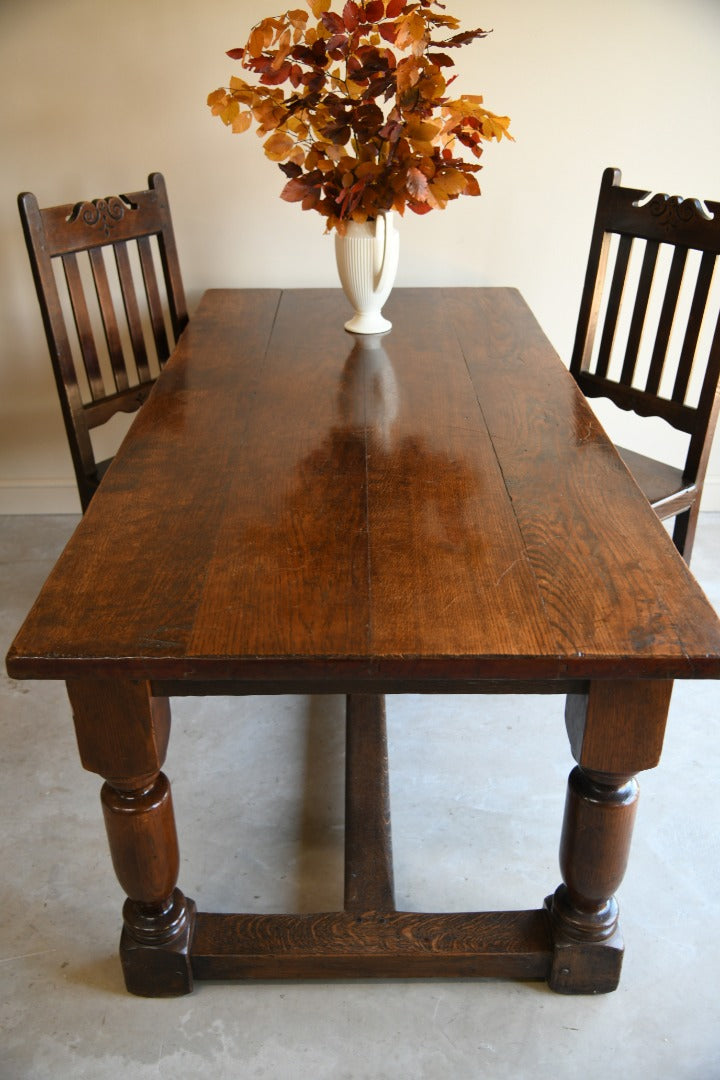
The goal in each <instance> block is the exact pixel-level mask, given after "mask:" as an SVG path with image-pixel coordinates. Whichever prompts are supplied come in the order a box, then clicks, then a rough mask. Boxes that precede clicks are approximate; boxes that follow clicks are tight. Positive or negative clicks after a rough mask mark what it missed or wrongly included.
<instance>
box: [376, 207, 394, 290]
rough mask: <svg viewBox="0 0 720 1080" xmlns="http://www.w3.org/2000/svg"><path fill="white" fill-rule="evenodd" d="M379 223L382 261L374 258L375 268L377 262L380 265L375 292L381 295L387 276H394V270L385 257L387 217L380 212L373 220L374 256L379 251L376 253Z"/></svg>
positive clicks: (386, 248) (390, 262) (386, 253)
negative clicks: (381, 233) (379, 226)
mask: <svg viewBox="0 0 720 1080" xmlns="http://www.w3.org/2000/svg"><path fill="white" fill-rule="evenodd" d="M381 221H382V230H383V236H382V260H380V259H377V258H376V261H375V265H376V266H377V264H378V262H379V263H380V269H379V270H378V273H377V276H376V278H375V292H376V293H381V292H382V291H383V289H384V288H385V286H386V285H387V283H388V278H389V276H390V275H391V274H393V275H394V273H395V270H394V269H393V266H392V260H391V259H388V257H387V255H388V215H387V214H386V213H385V212H384V211H381V212H380V213H379V214H378V216H377V217H376V218H375V248H376V254H379V251H378V248H379V237H378V225H379V224H380V222H381Z"/></svg>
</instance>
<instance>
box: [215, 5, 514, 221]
mask: <svg viewBox="0 0 720 1080" xmlns="http://www.w3.org/2000/svg"><path fill="white" fill-rule="evenodd" d="M306 3H307V6H308V8H309V10H310V12H311V13H312V18H311V16H310V14H308V11H305V10H303V9H300V8H297V9H293V10H292V11H287V12H285V14H284V15H279V16H275V17H273V18H265V19H262V20H261V21H260V22H259V23H257V25H256V26H255V27H254V28H253V29H252V31H251V33H250V36H249V38H248V40H247V43H246V44H245V45H244V46H243V47H242V48H237V49H231V50H230V51H229V52H228V56H230V57H231V58H232V59H234V60H238V61H239V62H240V64H241V66H242V67H243V68H244V69H245V70H246V71H249V72H253V73H254V75H255V76H256V81H255V82H254V83H250V82H248V81H247V80H246V79H244V78H241V77H240V76H238V75H233V76H232V77H231V79H230V86H229V87H227V88H221V89H218V90H215V91H214V92H213V93H211V94H210V95H209V97H208V105H209V106H210V108H211V110H212V112H213V114H214V115H216V116H219V117H220V119H221V120H222V121H223V123H224V124H226V125H227V126H228V127H230V128H231V130H232V131H233V132H243V131H247V130H248V128H250V127H251V125H252V122H253V120H254V121H255V123H256V125H257V128H256V130H257V134H258V135H259V136H260V137H261V138H263V139H265V141H264V143H263V149H264V151H265V154H266V155H267V157H268V158H269V159H270V160H271V161H275V162H277V163H278V165H279V166H280V168H281V170H282V171H283V173H284V174H285V176H286V177H287V182H286V184H285V186H284V188H283V190H282V192H281V197H282V198H283V199H286V200H287V201H288V202H299V203H301V205H302V208H303V210H316V211H318V213H320V214H322V215H323V217H325V218H326V219H327V230H328V231H330V230H331V229H333V228H335V229H336V230H337V231H338V233H340V234H343V233H344V231H345V228H346V225H347V222H348V221H350V220H352V221H358V222H363V221H368V220H373V219H374V218H375V217H376V216H377V215H378V214H379V213H381V212H383V211H389V210H397V211H399V212H400V213H401V214H402V213H404V211H405V208H406V207H409V208H410V210H412V211H414V212H415V213H416V214H426V213H428V211H430V210H433V209H444V208H445V207H446V206H447V204H448V202H450V201H451V200H453V199H457V198H458V197H459V196H460V195H479V194H480V186H479V184H478V182H477V179H476V176H475V174H476V173H477V172H478V171H479V170H480V169H481V167H482V166H481V165H479V164H478V159H479V158H480V156H481V155H482V152H483V143H484V142H488V141H490V140H492V139H496V140H497V141H498V142H500V140H501V139H502V138H503V137H505V138H512V136H511V135H510V134H509V131H508V126H509V123H510V121H509V118H508V117H507V116H496V115H495V114H494V113H492V112H489V111H488V110H487V109H486V108H484V106H483V99H482V97H481V96H478V95H468V94H463V95H461V96H460V97H457V98H450V97H449V96H448V94H447V90H448V87H449V85H450V84H451V83H452V82H453V81H454V79H455V78H456V76H455V75H452V76H451V77H450V78H446V75H445V74H444V72H447V71H448V69H451V68H453V67H454V66H455V61H454V60H453V58H452V56H451V55H450V52H449V50H453V49H458V48H462V47H463V46H465V45H469V44H470V43H471V42H473V41H475V40H476V39H478V38H484V37H486V36H487V33H488V31H485V30H480V29H478V30H468V31H461V30H460V22H459V20H458V19H456V18H455V17H454V16H452V15H448V14H445V8H444V5H443V4H441V3H439V2H438V0H415V2H410V3H408V2H407V0H347V2H346V3H345V4H344V7H343V9H342V13H341V14H338V12H336V11H333V10H332V0H306ZM285 83H287V84H288V89H287V91H284V90H283V89H281V86H282V85H283V84H285ZM463 151H465V152H468V153H469V155H470V158H471V160H469V161H468V160H465V159H464V158H463V157H461V156H460V154H461V153H462V152H463Z"/></svg>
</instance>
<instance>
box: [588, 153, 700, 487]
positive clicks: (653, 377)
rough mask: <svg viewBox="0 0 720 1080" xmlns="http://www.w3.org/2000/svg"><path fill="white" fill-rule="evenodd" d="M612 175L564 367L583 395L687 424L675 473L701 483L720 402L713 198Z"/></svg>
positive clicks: (601, 201)
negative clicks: (645, 186) (649, 187)
mask: <svg viewBox="0 0 720 1080" xmlns="http://www.w3.org/2000/svg"><path fill="white" fill-rule="evenodd" d="M620 181H621V173H620V170H619V169H606V170H605V172H604V173H603V177H602V183H601V186H600V195H599V198H598V204H597V213H596V216H595V224H594V228H593V234H592V240H591V246H590V256H589V260H588V266H587V272H586V276H585V284H584V288H583V293H582V299H581V303H580V313H579V318H578V324H577V332H576V337H575V345H574V349H573V354H572V360H571V364H570V370H571V371H572V374H573V375H574V377H575V379H576V381H577V382H578V384H579V385H580V387H581V389H582V390H583V392H584V393H585V395H586V396H588V397H606V398H609V399H610V400H611V401H613V402H614V403H615V404H616V405H617V406H619V407H620V408H621V409H625V410H632V411H633V412H635V413H637V414H638V415H640V416H660V417H662V418H663V419H664V420H666V421H667V423H669V424H670V425H672V427H674V428H676V429H678V430H679V431H682V432H685V433H686V434H687V435H688V436H689V441H688V450H687V457H686V460H685V464H684V470H683V479H684V481H685V482H686V483H687V484H692V485H696V484H697V485H699V486H701V485H702V480H703V477H704V473H705V469H706V467H707V460H708V456H709V452H710V446H711V443H712V436H713V432H714V429H715V424H716V421H717V415H718V403H719V401H720V399H719V398H718V394H717V392H718V380H719V378H720V316H718V311H717V296H716V295H715V292H716V289H717V287H718V285H719V284H720V283H718V282H716V283H715V288H713V271H714V268H715V263H716V260H717V257H718V255H719V254H720V203H717V202H708V201H705V202H704V203H701V202H699V201H698V200H697V199H681V198H678V197H677V196H668V195H661V194H656V195H652V197H650V194H651V193H650V192H646V191H641V190H636V189H634V188H627V187H622V186H621V183H620Z"/></svg>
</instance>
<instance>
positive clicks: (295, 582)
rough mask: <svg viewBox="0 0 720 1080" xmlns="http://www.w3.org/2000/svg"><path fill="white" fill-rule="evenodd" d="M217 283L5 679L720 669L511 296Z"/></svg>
mask: <svg viewBox="0 0 720 1080" xmlns="http://www.w3.org/2000/svg"><path fill="white" fill-rule="evenodd" d="M346 306H347V305H346V302H345V300H344V298H343V296H342V293H340V292H339V290H298V291H289V292H282V293H281V292H279V291H272V290H257V291H245V290H213V291H211V292H209V293H207V294H206V295H205V297H204V298H203V300H202V302H201V304H200V306H199V309H198V311H197V313H196V314H195V316H194V318H193V319H192V320H191V322H190V325H189V326H188V328H187V330H186V331H185V333H184V334H183V337H182V339H181V341H180V343H179V346H178V348H177V350H176V352H175V354H174V356H173V357H172V358H171V360H170V362H169V364H168V365H167V367H166V368H165V371H164V372H163V374H162V376H161V377H160V379H159V380H158V382H157V384H156V386H155V388H154V391H153V393H152V395H151V397H150V399H149V400H148V402H147V403H146V404H145V405H144V406H143V408H142V409H141V411H140V413H139V414H138V417H137V419H136V420H135V422H134V424H133V427H132V429H131V432H130V434H129V435H128V437H127V438H126V440H125V443H124V445H123V448H122V450H121V451H120V453H119V454H118V456H117V458H116V459H115V462H114V464H113V466H112V467H111V469H110V471H109V472H108V474H107V476H106V479H105V480H104V482H103V484H102V486H101V488H100V490H99V492H98V493H97V495H96V496H95V498H94V500H93V502H92V505H91V506H90V509H89V511H88V512H87V514H86V515H85V517H84V518H83V520H82V521H81V523H80V525H79V527H78V529H77V531H76V533H75V535H74V536H73V538H72V539H71V541H70V543H69V544H68V547H67V548H66V550H65V552H64V554H63V555H62V556H61V558H60V560H59V562H58V564H57V566H56V567H55V569H54V570H53V572H52V574H51V575H50V578H49V579H48V581H47V583H46V585H45V587H44V588H43V590H42V592H41V594H40V597H39V598H38V601H37V602H36V604H35V606H34V607H33V609H32V611H31V613H30V615H29V616H28V619H27V621H26V622H25V625H24V626H23V628H22V629H21V631H20V633H19V634H18V637H17V639H16V641H15V643H14V645H13V647H12V649H11V652H10V654H9V656H8V671H9V673H10V674H11V675H13V676H16V677H20V678H74V677H85V676H87V677H98V676H114V677H117V676H125V677H128V678H133V679H134V678H144V679H151V680H163V679H165V680H173V679H189V680H203V679H206V680H210V679H218V680H226V679H234V680H242V679H245V678H249V679H255V678H257V679H265V678H268V679H273V678H279V679H282V678H291V677H292V678H295V677H297V678H298V679H300V680H303V679H306V678H308V679H309V678H312V679H313V680H315V681H316V683H317V685H318V686H321V685H322V684H323V681H324V680H331V679H333V678H339V679H342V678H345V679H349V680H350V681H352V680H353V679H354V678H356V677H357V678H365V679H373V678H376V677H377V678H378V679H379V678H381V677H383V676H385V677H392V678H394V679H397V680H399V681H400V684H402V685H405V684H407V687H408V688H411V684H412V683H413V680H415V681H417V680H422V679H429V680H431V681H432V680H434V679H436V678H437V679H440V680H443V679H447V680H456V679H461V678H466V679H503V680H504V679H511V680H522V679H527V680H529V679H539V680H562V679H573V680H575V679H577V680H582V679H589V678H650V677H655V678H673V677H680V678H683V677H688V678H690V677H705V678H717V677H720V623H719V622H718V619H717V617H716V615H715V613H714V612H713V610H712V608H711V607H710V605H709V603H708V601H707V600H706V599H705V597H704V595H703V593H702V592H701V590H700V588H699V587H698V586H697V584H696V583H695V581H694V579H693V577H692V575H691V574H690V572H689V571H688V570H687V568H686V567H685V564H684V563H683V561H682V559H681V558H680V557H679V556H678V555H677V553H676V552H675V549H674V548H673V546H672V544H671V542H670V540H669V538H668V536H667V534H666V532H665V530H664V528H663V527H662V525H661V524H660V522H659V521H658V520H657V519H656V517H655V514H654V513H653V511H652V510H651V508H650V506H649V505H648V504H647V503H646V502H645V501H644V499H643V498H642V497H641V495H640V494H639V491H638V489H637V488H636V486H635V484H634V481H633V480H632V479H631V477H630V475H629V474H628V473H627V471H626V469H625V467H624V466H623V465H622V463H621V462H620V459H619V458H618V456H617V454H616V453H615V451H614V449H613V448H612V446H611V444H610V443H609V442H608V440H607V438H606V436H605V435H604V433H603V431H602V429H601V427H600V426H599V424H598V422H597V421H596V420H595V418H594V416H593V413H592V412H591V410H590V408H589V406H588V405H587V403H586V402H585V400H584V398H583V396H582V395H581V394H580V392H579V391H578V390H577V388H576V386H575V383H574V382H573V380H572V379H571V377H570V375H569V374H568V372H567V370H566V368H565V367H564V366H563V364H562V363H561V361H560V360H559V358H558V357H557V355H556V354H555V352H554V351H553V349H552V348H551V346H550V345H549V343H548V341H547V339H546V338H545V336H544V335H543V333H542V331H541V330H540V328H539V327H538V325H537V323H536V321H535V319H534V318H533V316H532V314H531V313H530V311H529V310H528V308H527V306H526V304H525V303H524V301H523V300H522V298H521V297H520V295H519V294H518V293H517V292H516V291H515V290H512V289H407V290H405V289H396V290H395V292H394V293H393V294H392V296H391V298H390V301H389V302H388V304H387V305H386V308H385V312H386V314H387V315H388V316H389V318H391V319H392V321H393V330H392V332H391V333H390V334H389V335H386V336H385V337H382V338H373V339H363V338H361V337H357V338H356V337H353V336H351V335H349V334H347V333H346V332H345V331H344V330H343V328H342V324H343V319H344V317H345V315H346Z"/></svg>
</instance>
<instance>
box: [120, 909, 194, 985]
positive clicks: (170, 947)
mask: <svg viewBox="0 0 720 1080" xmlns="http://www.w3.org/2000/svg"><path fill="white" fill-rule="evenodd" d="M185 903H186V905H187V923H186V926H185V928H184V930H183V932H182V933H181V934H179V935H178V936H177V937H176V938H174V939H173V940H172V941H170V942H166V943H164V944H159V945H152V944H149V943H147V942H140V941H137V940H136V939H135V938H133V936H132V934H131V933H130V931H129V930H128V928H127V926H125V927H124V928H123V932H122V936H121V938H120V961H121V963H122V969H123V975H124V976H125V986H126V987H127V990H128V991H129V993H131V994H137V995H138V996H139V997H158V998H160V997H181V996H182V995H183V994H189V993H191V992H192V989H193V973H192V966H191V960H190V946H191V944H192V938H193V933H194V929H195V914H196V912H195V903H194V901H193V900H190V899H186V901H185Z"/></svg>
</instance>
